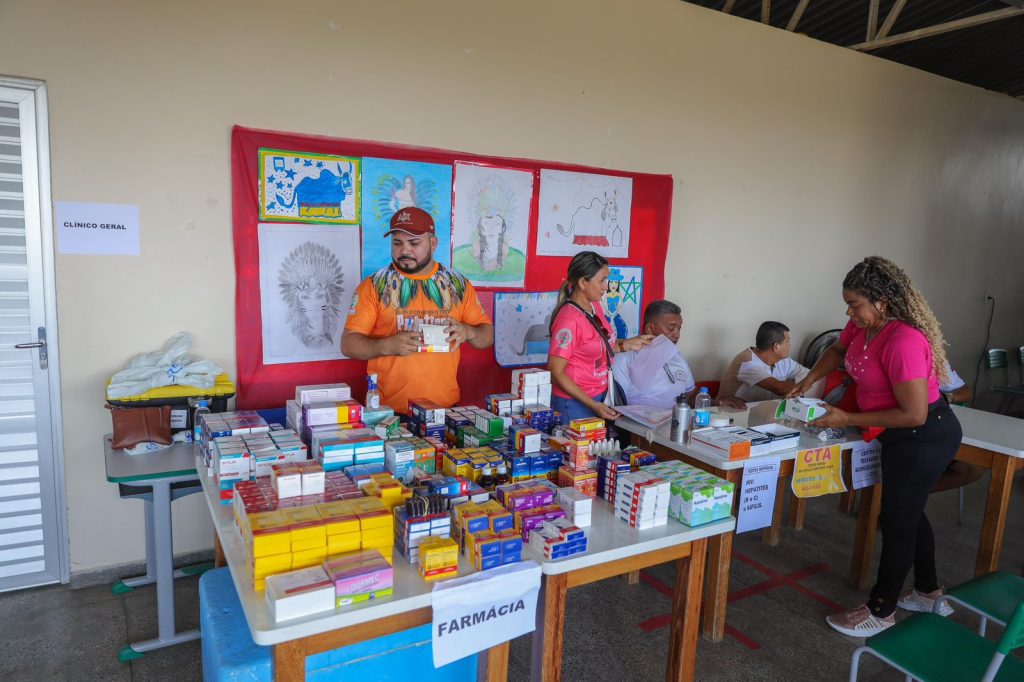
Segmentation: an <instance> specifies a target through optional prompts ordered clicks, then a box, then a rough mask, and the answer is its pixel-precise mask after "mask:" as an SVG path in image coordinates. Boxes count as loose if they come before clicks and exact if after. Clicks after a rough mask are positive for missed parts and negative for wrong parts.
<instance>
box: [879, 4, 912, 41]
mask: <svg viewBox="0 0 1024 682" xmlns="http://www.w3.org/2000/svg"><path fill="white" fill-rule="evenodd" d="M905 4H907V0H896V2H895V3H893V6H892V9H890V10H889V13H888V14H886V15H885V21H883V22H882V28H880V29H878V33H876V34H875V36H874V38H873V39H874V40H877V39H879V38H884V37H886V36H887V35H889V31H891V30H892V25H893V24H895V23H896V17H898V16H899V15H900V12H902V11H903V6H904V5H905Z"/></svg>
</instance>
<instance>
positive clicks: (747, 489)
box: [736, 457, 779, 533]
mask: <svg viewBox="0 0 1024 682" xmlns="http://www.w3.org/2000/svg"><path fill="white" fill-rule="evenodd" d="M778 485H779V459H778V458H775V459H768V460H765V459H762V458H760V457H759V458H758V459H756V460H748V461H747V463H746V464H744V465H743V486H742V491H741V492H740V513H739V517H738V518H737V519H736V532H737V533H745V532H747V531H748V530H757V529H758V528H764V527H765V526H770V525H772V512H774V511H775V489H776V488H777V487H778Z"/></svg>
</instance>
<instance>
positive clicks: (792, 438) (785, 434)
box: [751, 424, 800, 452]
mask: <svg viewBox="0 0 1024 682" xmlns="http://www.w3.org/2000/svg"><path fill="white" fill-rule="evenodd" d="M751 428H752V429H753V430H754V431H757V432H758V433H763V434H765V435H766V436H768V437H769V438H771V439H772V442H771V447H770V451H771V452H776V451H778V450H788V449H790V448H795V447H797V446H798V445H799V444H800V432H799V431H797V430H796V429H791V428H789V427H788V426H783V425H782V424H762V425H761V426H753V427H751Z"/></svg>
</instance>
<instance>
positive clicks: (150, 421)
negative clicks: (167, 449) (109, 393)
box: [106, 405, 174, 450]
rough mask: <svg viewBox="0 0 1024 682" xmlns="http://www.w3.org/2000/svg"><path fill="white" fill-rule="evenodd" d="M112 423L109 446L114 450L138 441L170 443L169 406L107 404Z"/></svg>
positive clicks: (171, 439) (125, 447)
mask: <svg viewBox="0 0 1024 682" xmlns="http://www.w3.org/2000/svg"><path fill="white" fill-rule="evenodd" d="M106 407H107V409H108V410H110V418H111V421H113V423H114V435H113V437H112V438H111V443H110V447H112V448H114V449H115V450H124V449H127V448H133V447H135V446H136V445H138V444H139V443H146V442H150V443H159V444H160V445H170V444H171V443H172V442H174V441H173V438H172V437H171V406H170V405H163V406H161V407H118V406H116V405H107V406H106Z"/></svg>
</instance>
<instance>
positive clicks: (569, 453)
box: [548, 417, 608, 497]
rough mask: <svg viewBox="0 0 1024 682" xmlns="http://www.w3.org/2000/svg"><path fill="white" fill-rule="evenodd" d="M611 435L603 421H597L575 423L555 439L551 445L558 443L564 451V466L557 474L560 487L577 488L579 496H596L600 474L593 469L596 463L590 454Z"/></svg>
mask: <svg viewBox="0 0 1024 682" xmlns="http://www.w3.org/2000/svg"><path fill="white" fill-rule="evenodd" d="M607 435H608V429H607V427H606V426H605V423H604V420H603V419H599V418H597V417H589V418H586V419H573V420H572V421H571V422H569V427H568V428H566V429H563V431H562V436H561V438H560V439H557V440H556V439H555V438H552V439H550V440H549V441H548V443H549V444H550V443H551V442H552V441H555V442H556V443H557V445H553V447H559V448H561V449H563V451H564V456H563V458H562V459H563V464H562V468H561V469H559V470H558V485H559V486H561V487H567V488H576V489H577V490H579V491H580V492H582V493H584V494H586V495H588V496H590V497H596V496H597V471H595V470H594V469H592V468H591V466H590V462H591V460H592V459H593V458H592V457H591V454H590V448H591V443H593V442H594V441H598V440H604V438H605V437H606V436H607Z"/></svg>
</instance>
